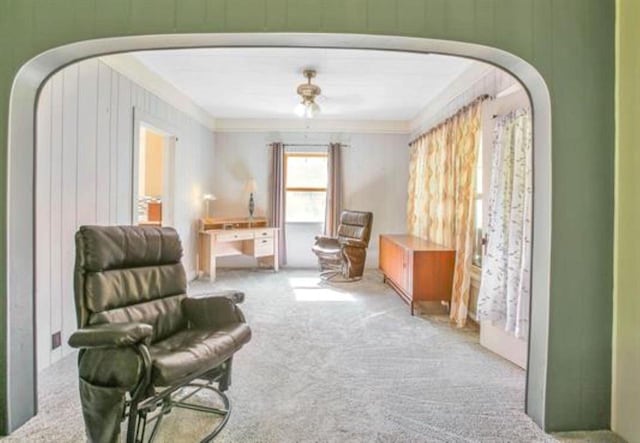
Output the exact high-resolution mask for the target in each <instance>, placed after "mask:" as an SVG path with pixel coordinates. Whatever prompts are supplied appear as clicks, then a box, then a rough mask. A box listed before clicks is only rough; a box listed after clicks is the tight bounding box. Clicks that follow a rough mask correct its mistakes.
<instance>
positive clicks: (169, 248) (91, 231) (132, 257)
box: [76, 226, 182, 272]
mask: <svg viewBox="0 0 640 443" xmlns="http://www.w3.org/2000/svg"><path fill="white" fill-rule="evenodd" d="M76 236H77V237H78V240H79V243H78V244H79V245H82V248H83V249H84V254H82V257H84V260H83V263H81V266H82V267H83V268H84V270H85V271H90V272H99V271H106V270H109V269H122V268H134V267H139V266H155V265H163V264H172V263H179V262H180V259H181V258H182V245H181V243H180V238H179V237H178V233H177V232H176V230H175V229H173V228H165V227H162V228H161V227H154V226H81V227H80V229H79V230H78V233H77V234H76Z"/></svg>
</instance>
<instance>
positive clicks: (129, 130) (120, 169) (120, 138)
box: [116, 74, 133, 224]
mask: <svg viewBox="0 0 640 443" xmlns="http://www.w3.org/2000/svg"><path fill="white" fill-rule="evenodd" d="M116 109H117V118H118V125H117V135H116V140H117V146H116V148H117V149H116V152H117V158H118V161H117V171H116V213H117V215H116V219H117V223H122V224H129V223H131V201H130V200H131V179H132V173H133V171H132V169H131V168H132V164H133V159H132V157H131V156H132V151H131V143H132V136H133V119H132V118H131V115H132V113H131V109H132V107H131V82H130V81H129V79H127V78H126V77H124V76H122V75H120V74H118V106H117V108H116Z"/></svg>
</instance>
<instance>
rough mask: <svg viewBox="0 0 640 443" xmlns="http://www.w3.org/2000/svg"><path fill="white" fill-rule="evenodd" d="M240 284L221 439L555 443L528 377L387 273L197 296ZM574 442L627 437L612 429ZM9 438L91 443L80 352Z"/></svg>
mask: <svg viewBox="0 0 640 443" xmlns="http://www.w3.org/2000/svg"><path fill="white" fill-rule="evenodd" d="M213 288H215V289H226V288H236V289H241V290H244V291H245V292H246V294H247V297H246V302H245V303H244V305H243V310H244V312H245V314H246V316H247V319H248V321H249V323H250V325H251V327H252V329H253V339H252V341H251V342H250V343H249V344H248V345H247V346H246V347H245V348H243V349H242V350H241V351H240V352H239V354H238V355H237V357H236V358H235V361H234V374H233V377H234V378H233V385H232V387H231V389H230V391H229V396H230V398H231V400H232V402H233V408H234V409H233V412H232V415H231V419H230V421H229V423H228V425H227V427H226V428H225V430H224V431H223V432H222V434H221V435H220V437H219V439H218V440H219V441H221V442H376V441H377V442H533V441H536V442H538V441H555V440H557V438H552V437H551V436H548V435H546V434H544V433H543V432H542V431H541V430H540V429H538V428H537V427H536V425H535V424H534V423H533V422H532V421H531V420H530V419H529V418H528V417H527V416H526V415H525V414H524V412H523V405H524V383H525V373H524V371H522V370H521V369H519V368H517V367H516V366H514V365H512V364H510V363H508V362H506V361H505V360H503V359H501V358H500V357H497V356H496V355H494V354H492V353H491V352H489V351H487V350H485V349H483V348H482V347H481V346H480V345H479V344H478V336H477V332H475V331H474V330H472V329H466V330H455V329H453V328H451V327H450V326H449V324H448V322H447V320H446V317H442V316H429V317H424V318H420V317H411V316H410V315H409V309H408V307H407V306H406V305H405V304H404V303H403V302H402V301H401V300H400V299H399V298H398V297H397V296H396V295H395V293H394V292H392V291H391V290H390V289H389V288H388V287H386V286H384V285H382V284H381V277H380V275H379V274H378V273H376V272H369V273H368V274H367V275H366V277H365V279H363V281H361V282H358V283H350V284H347V283H342V284H325V283H320V282H319V280H318V278H317V272H315V271H309V270H306V271H303V270H300V271H295V270H290V271H284V272H280V273H277V274H273V273H268V272H259V271H258V272H255V271H223V272H220V274H219V278H218V281H217V282H216V283H215V284H214V285H211V284H209V283H204V282H194V283H193V284H192V285H191V291H192V292H193V293H204V292H209V291H211V290H212V289H213ZM207 420H210V419H209V418H203V417H201V416H199V415H198V414H197V413H194V412H187V411H176V412H174V413H172V414H171V415H170V416H169V418H168V420H167V422H166V423H165V424H164V429H163V432H162V438H161V439H159V440H161V441H167V442H169V441H184V442H190V441H195V440H197V436H200V435H204V434H205V433H206V432H203V431H206V429H207V426H209V423H210V422H209V421H207ZM565 438H566V439H567V440H571V441H594V442H595V441H611V442H614V441H619V440H617V439H616V437H615V436H614V435H613V434H611V433H608V432H605V433H592V434H571V435H568V436H565V437H563V438H562V439H563V440H564V439H565ZM7 441H56V442H78V441H83V429H82V419H81V415H80V410H79V402H78V398H77V387H76V378H75V356H69V357H67V358H65V359H64V360H63V361H61V362H60V363H58V364H56V365H54V366H53V367H51V368H49V369H47V370H46V371H44V373H43V374H41V379H40V412H39V414H38V416H37V417H35V418H34V419H32V420H31V421H30V422H29V423H27V424H26V425H25V426H24V427H22V428H21V429H19V430H18V431H17V432H15V433H14V434H13V435H12V436H11V437H10V438H8V439H7Z"/></svg>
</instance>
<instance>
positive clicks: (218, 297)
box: [182, 291, 245, 328]
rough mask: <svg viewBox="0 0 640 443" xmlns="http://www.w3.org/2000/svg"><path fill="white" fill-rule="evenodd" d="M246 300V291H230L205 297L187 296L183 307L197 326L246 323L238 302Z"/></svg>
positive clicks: (192, 322) (191, 321) (208, 326)
mask: <svg viewBox="0 0 640 443" xmlns="http://www.w3.org/2000/svg"><path fill="white" fill-rule="evenodd" d="M242 301H244V293H242V292H239V291H228V292H219V293H215V294H210V295H207V296H204V297H187V298H185V299H184V300H182V308H183V309H184V313H185V315H186V317H187V320H189V322H190V323H191V324H192V325H194V326H195V327H197V328H210V327H212V326H224V325H227V324H230V323H245V319H244V315H243V314H242V311H241V310H240V308H238V307H237V306H236V304H238V303H241V302H242Z"/></svg>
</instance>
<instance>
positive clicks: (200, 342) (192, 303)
mask: <svg viewBox="0 0 640 443" xmlns="http://www.w3.org/2000/svg"><path fill="white" fill-rule="evenodd" d="M181 258H182V246H181V244H180V239H179V237H178V234H177V233H176V231H175V230H174V229H172V228H157V227H138V226H109V227H107V226H83V227H81V228H80V230H79V231H78V232H77V234H76V265H75V284H74V287H75V300H76V312H77V317H78V326H79V328H80V329H79V330H78V331H77V332H75V333H74V334H73V335H72V336H71V337H70V339H69V345H70V346H72V347H74V348H80V353H79V356H78V372H79V377H80V399H81V403H82V412H83V416H84V420H85V426H86V432H87V437H88V439H89V441H91V442H116V441H118V436H119V433H120V422H121V421H122V420H124V419H126V418H128V425H127V442H139V441H142V440H143V439H150V440H153V437H155V435H156V432H157V430H158V426H159V424H160V422H161V421H162V417H163V416H164V415H165V414H166V413H168V412H169V411H170V410H171V408H172V407H184V408H191V409H197V410H201V411H204V412H210V413H214V414H217V415H220V416H221V417H222V419H221V420H220V422H219V424H218V425H217V426H216V428H215V429H214V430H213V431H212V432H211V433H210V434H209V435H208V436H207V437H206V438H205V440H203V441H208V440H210V439H211V438H213V437H214V436H215V435H216V434H217V433H218V432H219V431H220V430H221V429H222V427H224V425H225V424H226V422H227V420H228V417H229V410H230V409H229V407H230V405H229V401H228V399H227V397H226V396H225V395H224V393H223V392H224V391H225V390H226V389H227V388H228V387H229V385H230V383H231V362H232V358H233V354H234V353H235V352H236V351H238V350H239V349H240V348H241V347H242V346H243V345H244V344H245V343H247V342H248V341H249V340H250V338H251V330H250V329H249V327H248V326H247V324H246V323H245V319H244V316H243V314H242V312H241V311H240V309H239V308H238V306H237V304H238V303H240V302H242V300H243V298H244V294H242V293H240V292H234V291H227V292H224V293H218V294H214V295H210V296H205V297H198V298H192V297H189V296H187V294H186V292H187V280H186V275H185V272H184V268H183V267H182V264H181V262H180V260H181ZM214 383H216V385H214ZM185 386H190V387H191V388H193V389H204V390H208V391H212V392H214V393H216V394H217V395H219V396H220V397H221V399H222V401H223V404H224V408H213V407H204V406H202V405H194V404H192V403H189V402H188V401H186V400H185V399H184V398H179V395H177V394H178V393H180V392H181V388H183V387H185ZM216 386H217V387H216ZM154 421H155V423H153V424H154V426H153V428H152V430H151V431H150V435H149V434H147V436H146V438H145V435H144V434H145V429H146V425H147V423H149V424H150V423H152V422H154Z"/></svg>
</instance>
